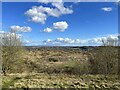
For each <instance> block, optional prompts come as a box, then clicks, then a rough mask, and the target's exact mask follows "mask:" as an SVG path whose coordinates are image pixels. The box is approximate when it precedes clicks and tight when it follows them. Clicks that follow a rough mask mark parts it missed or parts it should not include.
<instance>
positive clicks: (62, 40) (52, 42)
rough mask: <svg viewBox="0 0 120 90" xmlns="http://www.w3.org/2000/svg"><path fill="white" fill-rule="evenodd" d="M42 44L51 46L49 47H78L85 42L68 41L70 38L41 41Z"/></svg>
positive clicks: (77, 40)
mask: <svg viewBox="0 0 120 90" xmlns="http://www.w3.org/2000/svg"><path fill="white" fill-rule="evenodd" d="M42 42H43V43H44V44H51V45H55V44H56V45H58V44H59V45H74V44H75V45H76V44H77V45H80V44H84V43H85V42H86V41H85V40H80V39H70V38H56V39H54V40H51V39H48V40H44V41H42Z"/></svg>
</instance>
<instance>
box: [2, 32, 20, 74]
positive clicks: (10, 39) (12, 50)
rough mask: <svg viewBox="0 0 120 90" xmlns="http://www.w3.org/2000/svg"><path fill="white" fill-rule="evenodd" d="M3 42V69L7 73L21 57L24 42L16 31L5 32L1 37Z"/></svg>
mask: <svg viewBox="0 0 120 90" xmlns="http://www.w3.org/2000/svg"><path fill="white" fill-rule="evenodd" d="M1 43H2V53H3V54H2V59H3V60H2V61H3V63H2V71H3V74H4V75H6V73H7V72H9V71H10V70H11V69H12V68H13V67H12V65H13V63H16V62H17V61H18V60H20V58H21V54H22V43H21V40H20V38H19V36H18V34H16V33H15V32H8V33H4V34H3V35H2V38H1Z"/></svg>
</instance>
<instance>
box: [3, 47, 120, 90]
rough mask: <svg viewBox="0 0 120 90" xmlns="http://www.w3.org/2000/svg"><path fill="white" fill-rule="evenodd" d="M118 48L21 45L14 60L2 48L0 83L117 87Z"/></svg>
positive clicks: (84, 89) (89, 89) (93, 89)
mask: <svg viewBox="0 0 120 90" xmlns="http://www.w3.org/2000/svg"><path fill="white" fill-rule="evenodd" d="M4 48H5V49H6V47H3V50H4ZM7 48H8V47H7ZM118 48H119V47H115V46H114V47H113V46H103V47H24V48H22V49H21V51H20V52H19V55H18V56H17V57H14V56H13V57H14V58H15V59H14V60H12V59H10V58H11V57H12V55H10V56H9V54H10V52H9V53H4V52H3V60H4V61H5V60H7V59H8V60H7V62H3V65H4V66H3V67H6V68H7V69H3V70H4V72H5V73H4V72H3V74H2V75H3V78H2V79H3V80H2V87H3V89H6V88H12V89H13V88H14V89H17V88H21V89H23V90H24V89H25V88H32V89H33V88H39V89H41V88H51V89H52V88H60V89H67V88H69V89H76V90H77V89H80V90H120V80H119V70H120V69H119V68H120V67H119V63H120V62H119V55H118V52H119V51H118V50H119V49H118ZM16 52H17V51H16ZM12 53H14V52H12ZM12 53H11V54H12ZM17 54H18V53H17ZM13 57H12V58H13ZM10 60H11V61H10Z"/></svg>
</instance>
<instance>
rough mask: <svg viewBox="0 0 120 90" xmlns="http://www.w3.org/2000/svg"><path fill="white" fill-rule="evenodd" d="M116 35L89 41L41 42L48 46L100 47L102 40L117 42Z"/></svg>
mask: <svg viewBox="0 0 120 90" xmlns="http://www.w3.org/2000/svg"><path fill="white" fill-rule="evenodd" d="M118 36H120V35H118V34H111V35H105V36H103V37H96V38H91V39H84V40H82V39H70V38H56V39H54V40H51V39H48V40H44V41H42V43H44V44H48V45H72V46H73V45H102V40H104V41H105V42H106V41H110V42H112V41H115V42H117V43H119V42H118Z"/></svg>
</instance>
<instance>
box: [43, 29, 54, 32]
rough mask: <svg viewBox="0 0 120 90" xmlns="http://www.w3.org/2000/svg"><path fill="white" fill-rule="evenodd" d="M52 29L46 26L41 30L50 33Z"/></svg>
mask: <svg viewBox="0 0 120 90" xmlns="http://www.w3.org/2000/svg"><path fill="white" fill-rule="evenodd" d="M52 31H53V30H52V29H51V28H46V29H44V30H43V32H47V33H50V32H52Z"/></svg>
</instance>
